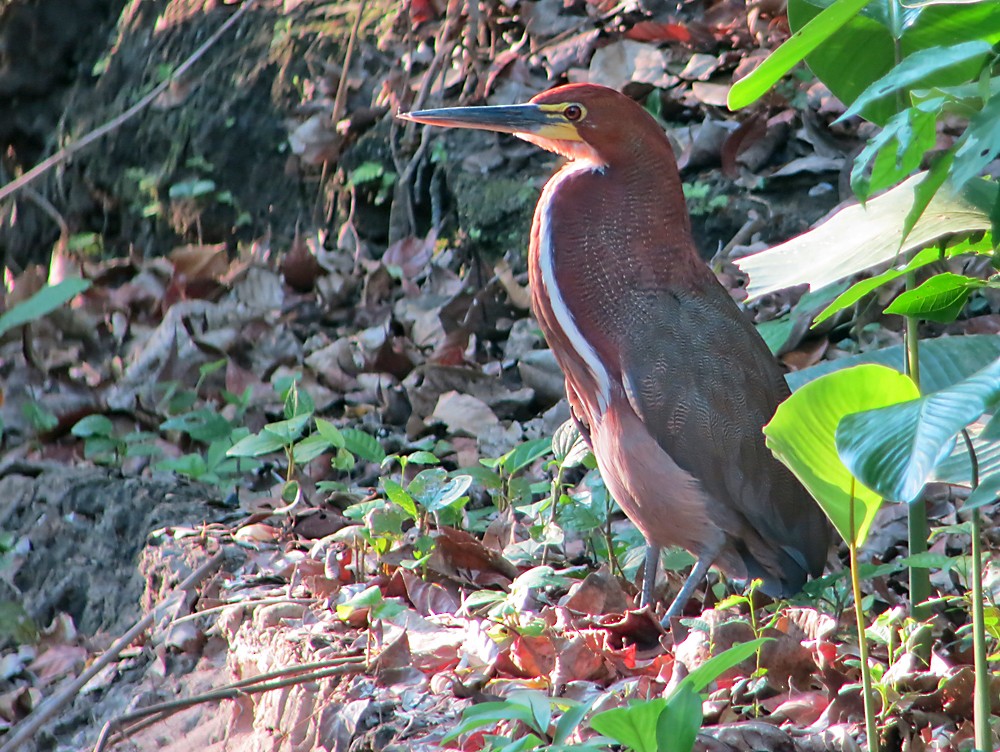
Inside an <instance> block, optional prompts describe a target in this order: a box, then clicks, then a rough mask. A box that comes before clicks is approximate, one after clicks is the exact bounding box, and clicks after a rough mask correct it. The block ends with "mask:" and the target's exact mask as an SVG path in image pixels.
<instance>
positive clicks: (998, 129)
mask: <svg viewBox="0 0 1000 752" xmlns="http://www.w3.org/2000/svg"><path fill="white" fill-rule="evenodd" d="M997 134H1000V96H997V95H996V94H994V95H993V96H992V97H991V98H990V100H989V101H988V102H987V103H986V105H985V106H984V107H983V109H982V110H980V111H979V112H977V113H976V114H975V115H973V116H972V117H971V118H970V119H969V126H968V128H967V129H966V131H965V133H964V134H963V135H962V139H961V143H960V145H959V147H958V149H957V150H956V151H955V162H954V164H953V165H952V167H951V171H950V174H949V176H948V179H949V180H950V181H951V184H952V186H953V187H954V188H955V189H959V188H961V187H962V186H963V185H965V184H966V183H967V182H968V181H969V180H971V179H972V178H974V177H976V176H978V175H979V174H980V173H981V172H982V171H983V170H984V169H985V168H986V165H988V164H989V163H990V162H992V161H993V160H994V159H996V158H997V156H998V155H1000V137H998V135H997Z"/></svg>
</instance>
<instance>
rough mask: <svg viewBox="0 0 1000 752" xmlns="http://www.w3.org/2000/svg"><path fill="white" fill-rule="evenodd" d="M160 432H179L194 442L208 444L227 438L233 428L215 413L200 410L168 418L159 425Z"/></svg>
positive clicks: (205, 409)
mask: <svg viewBox="0 0 1000 752" xmlns="http://www.w3.org/2000/svg"><path fill="white" fill-rule="evenodd" d="M160 430H161V431H180V432H182V433H186V434H187V435H188V436H190V437H191V438H192V439H194V440H195V441H202V442H205V443H209V442H212V441H215V440H217V439H221V438H224V437H226V436H228V435H229V434H230V432H231V431H232V430H233V427H232V425H230V423H229V421H228V420H226V419H225V418H223V417H222V416H221V415H219V414H218V413H217V412H214V411H213V410H209V409H207V408H202V409H200V410H192V411H191V412H187V413H183V414H182V415H175V416H174V417H173V418H168V419H167V420H165V421H163V422H162V423H161V424H160Z"/></svg>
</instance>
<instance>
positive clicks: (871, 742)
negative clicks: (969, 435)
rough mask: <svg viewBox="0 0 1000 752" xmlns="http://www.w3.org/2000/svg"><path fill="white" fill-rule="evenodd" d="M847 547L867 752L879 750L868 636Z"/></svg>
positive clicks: (854, 555)
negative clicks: (856, 627) (852, 590)
mask: <svg viewBox="0 0 1000 752" xmlns="http://www.w3.org/2000/svg"><path fill="white" fill-rule="evenodd" d="M852 505H853V501H852ZM847 547H848V550H849V551H850V553H851V587H852V588H853V589H854V616H855V619H857V626H858V649H859V650H860V652H861V692H862V694H863V695H864V702H865V735H866V736H867V738H868V752H879V750H880V746H879V740H878V729H877V728H876V727H875V697H874V696H873V694H872V677H871V669H870V668H869V666H868V638H867V637H866V636H865V614H864V610H863V609H862V608H861V579H860V578H859V577H858V547H857V545H856V544H855V543H854V542H853V541H851V542H849V543H848V544H847Z"/></svg>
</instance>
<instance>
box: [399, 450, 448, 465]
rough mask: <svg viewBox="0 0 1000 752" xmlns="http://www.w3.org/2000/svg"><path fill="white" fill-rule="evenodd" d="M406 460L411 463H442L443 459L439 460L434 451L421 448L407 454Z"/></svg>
mask: <svg viewBox="0 0 1000 752" xmlns="http://www.w3.org/2000/svg"><path fill="white" fill-rule="evenodd" d="M406 461H407V462H408V463H410V464H411V465H440V464H441V460H439V459H438V458H437V457H436V456H435V455H434V454H433V452H428V451H425V450H422V449H421V450H420V451H417V452H413V453H412V454H408V455H407V456H406Z"/></svg>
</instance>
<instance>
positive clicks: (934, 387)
mask: <svg viewBox="0 0 1000 752" xmlns="http://www.w3.org/2000/svg"><path fill="white" fill-rule="evenodd" d="M998 357H1000V337H998V336H996V335H995V334H967V335H965V336H963V337H940V338H938V339H929V340H924V341H922V342H921V343H920V385H921V386H922V387H923V390H924V392H926V393H930V392H936V391H938V390H939V389H944V388H946V387H949V386H951V385H952V384H957V383H958V382H959V381H962V380H963V379H967V378H968V377H969V376H971V375H972V374H974V373H975V372H976V371H978V370H979V369H981V368H984V367H986V366H987V365H989V364H990V363H992V362H993V361H994V360H996V359H997V358H998ZM903 362H904V361H903V346H902V345H893V346H892V347H886V348H883V349H882V350H873V351H872V352H867V353H861V354H860V355H851V356H849V357H846V358H838V359H837V360H824V361H823V362H821V363H817V364H816V365H814V366H810V367H809V368H805V369H803V370H801V371H795V372H793V373H790V374H788V375H787V376H786V377H785V379H786V381H788V385H789V387H791V388H792V390H796V389H801V388H802V386H803V385H805V384H808V383H809V382H810V381H813V380H815V379H818V378H819V377H820V376H825V375H826V374H828V373H833V372H834V371H840V370H842V369H844V368H851V367H853V366H857V365H862V364H864V363H877V364H880V365H884V366H889V367H891V368H901V367H902V365H903Z"/></svg>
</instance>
